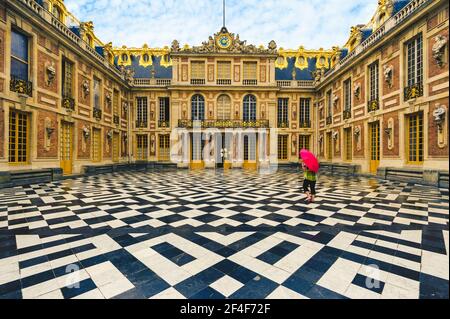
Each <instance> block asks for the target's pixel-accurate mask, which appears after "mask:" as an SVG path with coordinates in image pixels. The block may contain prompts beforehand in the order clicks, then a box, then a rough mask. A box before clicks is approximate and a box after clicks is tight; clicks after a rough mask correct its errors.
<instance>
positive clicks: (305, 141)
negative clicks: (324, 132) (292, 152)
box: [298, 135, 311, 150]
mask: <svg viewBox="0 0 450 319" xmlns="http://www.w3.org/2000/svg"><path fill="white" fill-rule="evenodd" d="M310 140H311V137H310V136H309V135H300V136H299V139H298V148H299V150H310Z"/></svg>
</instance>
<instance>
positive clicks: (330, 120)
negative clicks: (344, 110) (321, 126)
mask: <svg viewBox="0 0 450 319" xmlns="http://www.w3.org/2000/svg"><path fill="white" fill-rule="evenodd" d="M331 124H333V117H332V116H327V125H331Z"/></svg>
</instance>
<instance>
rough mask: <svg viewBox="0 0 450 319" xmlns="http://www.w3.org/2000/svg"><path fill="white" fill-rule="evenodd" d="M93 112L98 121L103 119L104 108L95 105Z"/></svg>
mask: <svg viewBox="0 0 450 319" xmlns="http://www.w3.org/2000/svg"><path fill="white" fill-rule="evenodd" d="M92 114H93V116H94V118H95V119H96V120H97V121H100V120H101V119H102V110H100V109H99V108H95V107H94V109H93V110H92Z"/></svg>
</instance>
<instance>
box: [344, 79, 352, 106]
mask: <svg viewBox="0 0 450 319" xmlns="http://www.w3.org/2000/svg"><path fill="white" fill-rule="evenodd" d="M351 109H352V80H351V79H348V80H347V81H345V82H344V111H351Z"/></svg>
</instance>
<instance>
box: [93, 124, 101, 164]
mask: <svg viewBox="0 0 450 319" xmlns="http://www.w3.org/2000/svg"><path fill="white" fill-rule="evenodd" d="M101 160H102V131H101V130H100V129H97V128H94V129H93V130H92V161H94V162H100V161H101Z"/></svg>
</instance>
